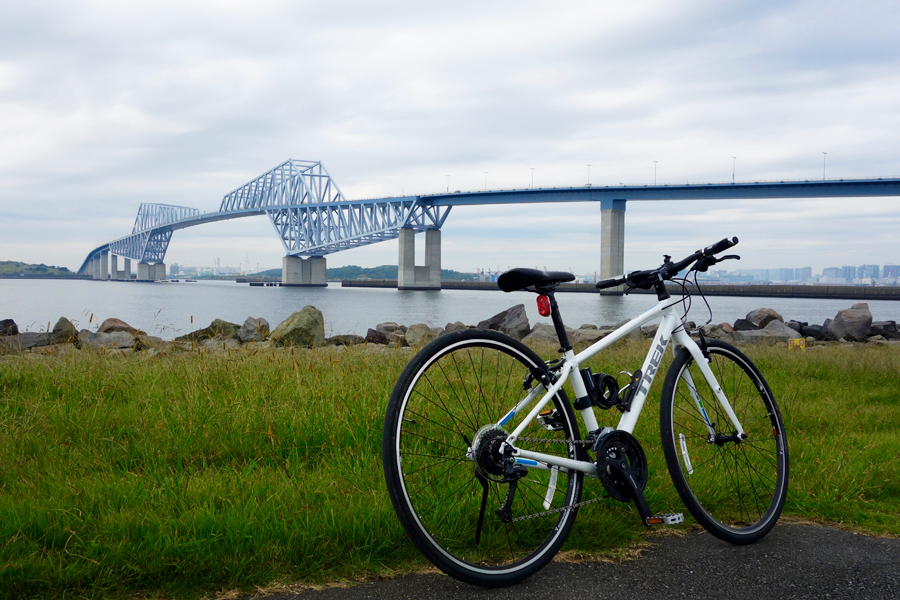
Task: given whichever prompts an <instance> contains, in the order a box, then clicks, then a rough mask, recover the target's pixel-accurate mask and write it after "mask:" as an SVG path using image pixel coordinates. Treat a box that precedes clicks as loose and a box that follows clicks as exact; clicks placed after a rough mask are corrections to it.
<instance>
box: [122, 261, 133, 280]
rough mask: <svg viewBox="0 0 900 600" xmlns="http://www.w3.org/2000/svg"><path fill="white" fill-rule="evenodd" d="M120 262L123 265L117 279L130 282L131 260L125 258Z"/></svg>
mask: <svg viewBox="0 0 900 600" xmlns="http://www.w3.org/2000/svg"><path fill="white" fill-rule="evenodd" d="M122 262H123V263H124V264H123V265H122V274H121V275H119V279H124V280H126V281H131V259H130V258H126V259H124V260H123V261H122Z"/></svg>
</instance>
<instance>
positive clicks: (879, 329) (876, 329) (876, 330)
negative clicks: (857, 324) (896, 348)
mask: <svg viewBox="0 0 900 600" xmlns="http://www.w3.org/2000/svg"><path fill="white" fill-rule="evenodd" d="M869 335H880V336H881V337H883V338H885V339H888V340H900V331H897V322H896V321H872V327H871V328H869Z"/></svg>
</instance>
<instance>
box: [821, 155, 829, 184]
mask: <svg viewBox="0 0 900 600" xmlns="http://www.w3.org/2000/svg"><path fill="white" fill-rule="evenodd" d="M826 154H828V153H827V152H823V153H822V181H825V155H826Z"/></svg>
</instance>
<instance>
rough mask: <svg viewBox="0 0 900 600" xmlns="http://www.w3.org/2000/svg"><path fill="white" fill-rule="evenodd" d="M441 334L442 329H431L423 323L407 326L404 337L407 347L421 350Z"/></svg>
mask: <svg viewBox="0 0 900 600" xmlns="http://www.w3.org/2000/svg"><path fill="white" fill-rule="evenodd" d="M442 333H444V330H443V329H440V328H432V327H429V326H428V325H425V324H424V323H416V324H415V325H410V326H409V329H407V330H406V335H405V336H404V337H405V338H406V343H407V345H409V346H417V347H420V348H421V347H422V346H424V345H425V344H427V343H428V342H430V341H431V340H433V339H435V338H437V337H438V336H439V335H441V334H442Z"/></svg>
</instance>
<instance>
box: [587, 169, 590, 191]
mask: <svg viewBox="0 0 900 600" xmlns="http://www.w3.org/2000/svg"><path fill="white" fill-rule="evenodd" d="M587 167H588V187H591V165H588V166H587Z"/></svg>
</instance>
